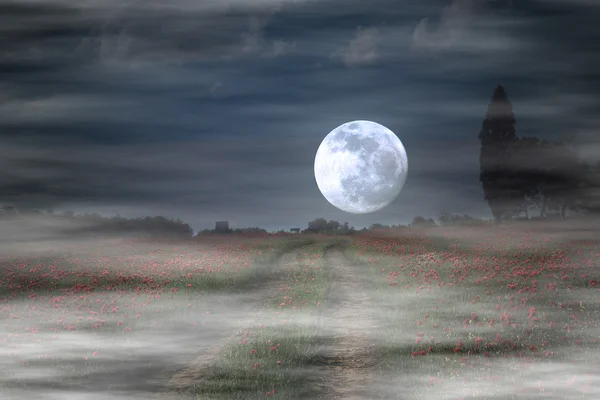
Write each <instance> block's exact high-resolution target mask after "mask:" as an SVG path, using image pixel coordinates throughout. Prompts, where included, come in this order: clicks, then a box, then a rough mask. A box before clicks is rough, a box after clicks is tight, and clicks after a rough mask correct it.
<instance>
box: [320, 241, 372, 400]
mask: <svg viewBox="0 0 600 400" xmlns="http://www.w3.org/2000/svg"><path fill="white" fill-rule="evenodd" d="M326 261H327V265H328V267H329V268H330V273H331V279H332V282H333V283H332V287H331V292H330V298H329V299H328V303H329V305H328V307H326V309H325V310H324V311H323V313H322V315H321V318H322V321H321V323H322V328H323V330H324V332H323V334H324V335H326V336H331V337H333V344H332V345H330V346H327V347H325V349H324V350H323V352H322V353H321V354H322V359H321V363H322V364H324V365H325V366H326V368H328V369H329V371H328V372H329V374H328V376H329V379H327V381H326V382H324V383H323V385H322V386H321V387H322V390H323V396H322V398H325V399H348V400H355V399H356V400H357V399H369V398H372V393H371V392H370V390H369V386H370V383H371V382H372V379H371V375H370V374H371V373H372V372H371V371H369V369H372V368H373V367H374V366H375V363H376V359H375V356H374V354H375V350H376V341H375V331H376V329H377V326H376V323H375V321H376V320H375V318H374V316H373V312H372V310H373V307H372V304H371V300H370V298H369V296H368V294H367V292H366V290H365V289H364V287H363V286H362V285H361V283H360V278H359V277H358V274H357V273H356V271H355V270H354V266H353V265H352V264H351V263H350V261H349V260H348V259H347V258H346V257H345V256H344V254H343V252H342V250H341V248H340V247H332V248H330V249H328V250H327V252H326Z"/></svg>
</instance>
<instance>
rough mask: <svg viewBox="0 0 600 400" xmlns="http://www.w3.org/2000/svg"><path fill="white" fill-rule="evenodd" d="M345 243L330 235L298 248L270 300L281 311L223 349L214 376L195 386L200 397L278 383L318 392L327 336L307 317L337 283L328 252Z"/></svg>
mask: <svg viewBox="0 0 600 400" xmlns="http://www.w3.org/2000/svg"><path fill="white" fill-rule="evenodd" d="M339 243H340V242H339V241H327V242H322V243H316V244H314V245H309V246H306V247H302V248H300V249H297V250H294V252H295V254H294V256H295V258H296V261H297V266H296V268H295V269H293V270H292V271H290V274H289V275H288V276H287V279H286V280H285V282H286V283H285V284H284V285H283V286H282V287H281V288H279V287H274V288H273V297H272V299H271V301H269V302H268V306H270V307H271V308H272V309H273V310H280V311H277V314H274V313H273V311H271V312H268V309H267V310H266V311H267V312H266V314H265V318H266V320H268V317H267V315H276V316H277V317H272V318H271V322H270V323H269V322H265V324H264V325H263V326H262V327H261V328H252V329H247V330H245V331H244V332H242V333H241V335H240V340H239V341H238V342H236V343H232V344H230V345H228V346H227V347H226V348H225V349H224V350H223V351H222V352H221V353H220V354H219V358H218V361H217V362H216V363H215V364H214V365H212V366H211V367H210V373H209V374H208V376H205V377H202V378H199V382H198V383H197V385H196V386H195V387H193V388H192V389H191V391H192V392H193V393H195V394H196V395H197V397H198V399H255V398H264V397H265V396H266V393H267V392H270V393H271V394H272V393H273V389H275V390H276V396H277V398H282V399H298V398H316V397H315V396H317V395H318V393H319V391H318V390H316V389H315V388H316V387H317V386H318V384H320V383H321V381H320V379H318V375H315V371H314V369H315V368H316V365H317V364H319V356H318V355H319V353H320V350H321V348H322V347H323V346H324V345H325V342H324V341H323V340H322V339H321V338H320V337H319V334H320V331H319V326H318V324H317V323H316V322H314V321H312V322H308V323H307V322H306V317H310V315H311V314H312V313H314V312H315V311H317V310H318V309H319V308H320V307H323V305H322V304H320V305H318V306H317V304H318V303H319V302H323V301H324V299H325V297H326V295H327V291H328V287H329V286H330V284H331V282H330V281H329V273H328V271H327V266H326V264H325V262H324V252H325V251H326V249H327V248H329V247H331V246H335V245H339ZM313 278H314V279H313ZM281 289H284V290H281ZM290 300H291V303H290ZM294 307H296V309H295V310H294ZM284 320H285V321H286V324H283V322H282V321H284ZM295 321H302V322H301V323H296V322H295ZM244 340H245V342H242V341H244ZM274 347H275V348H274ZM278 361H279V363H278ZM255 363H257V364H258V365H256V366H255Z"/></svg>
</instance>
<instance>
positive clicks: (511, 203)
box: [479, 85, 524, 221]
mask: <svg viewBox="0 0 600 400" xmlns="http://www.w3.org/2000/svg"><path fill="white" fill-rule="evenodd" d="M515 124H516V120H515V116H514V114H513V110H512V104H511V103H510V101H509V100H508V96H507V94H506V90H505V89H504V87H502V85H498V86H497V87H496V89H495V90H494V93H493V95H492V101H491V103H490V104H489V106H488V109H487V113H486V115H485V118H484V120H483V124H482V127H481V131H480V132H479V140H480V142H481V152H480V155H479V165H480V174H479V180H480V181H481V183H482V188H483V195H484V198H485V200H486V201H487V203H488V204H489V206H490V209H491V211H492V214H493V216H494V218H495V219H496V221H498V220H500V219H503V218H507V217H509V216H511V215H514V214H517V213H518V211H517V210H520V207H522V204H523V200H524V197H523V194H522V193H520V192H521V191H520V190H519V189H518V187H516V186H515V184H514V173H515V171H513V168H512V166H511V165H510V160H511V154H510V153H511V147H514V145H515V143H516V142H517V135H516V132H515Z"/></svg>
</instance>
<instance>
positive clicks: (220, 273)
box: [0, 227, 600, 399]
mask: <svg viewBox="0 0 600 400" xmlns="http://www.w3.org/2000/svg"><path fill="white" fill-rule="evenodd" d="M598 240H599V239H598V237H597V236H596V233H594V232H590V231H587V230H586V231H583V230H581V231H580V232H579V233H578V234H576V233H575V232H574V231H571V230H570V231H566V230H564V229H562V230H561V229H556V230H550V229H547V230H545V229H541V230H540V229H538V230H536V231H527V230H523V229H511V228H510V227H485V228H461V229H446V228H435V229H431V230H427V231H421V230H414V229H413V230H411V229H406V230H403V231H386V232H384V233H381V234H378V233H373V232H371V233H368V234H364V235H359V234H356V235H352V236H347V237H333V236H325V235H296V236H290V237H276V236H261V237H250V238H246V237H242V238H240V237H223V238H209V239H200V238H194V239H193V240H187V241H181V242H174V241H149V240H124V239H122V240H95V241H78V242H73V243H70V242H61V243H57V244H53V245H46V246H41V245H39V246H37V247H33V246H31V247H26V248H23V249H22V250H23V251H18V252H17V251H15V250H14V249H10V248H8V249H2V258H1V259H0V268H1V270H0V271H1V275H0V369H1V370H2V371H3V372H2V374H0V398H2V399H5V398H6V399H12V398H15V399H16V398H20V399H21V398H32V399H34V398H40V399H41V398H44V399H46V398H48V399H65V398H81V399H106V398H112V399H133V398H135V399H138V398H139V399H142V398H157V399H161V398H162V399H179V398H191V399H258V398H265V397H276V398H283V399H303V398H311V399H312V398H314V399H335V398H340V399H342V398H348V399H351V398H365V399H550V398H557V399H597V398H600V362H599V361H598V360H599V359H600V358H599V356H600V352H599V351H598V350H599V346H600V329H599V328H600V327H599V323H598V317H599V314H598V310H599V309H600V270H599V267H600V245H599V241H598Z"/></svg>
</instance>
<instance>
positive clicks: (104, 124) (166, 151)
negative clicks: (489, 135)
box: [0, 0, 600, 230]
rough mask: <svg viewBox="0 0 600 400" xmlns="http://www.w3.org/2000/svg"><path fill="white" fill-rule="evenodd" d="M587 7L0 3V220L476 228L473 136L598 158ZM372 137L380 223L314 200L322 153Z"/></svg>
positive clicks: (225, 0) (593, 27)
mask: <svg viewBox="0 0 600 400" xmlns="http://www.w3.org/2000/svg"><path fill="white" fill-rule="evenodd" d="M599 21H600V2H599V1H598V0H537V1H535V0H514V1H502V0H498V1H491V0H485V1H482V0H479V1H476V0H454V1H451V0H446V1H441V0H440V1H418V2H417V1H410V2H409V1H401V0H370V1H365V0H344V1H342V0H337V1H333V0H194V1H192V0H181V1H175V0H173V1H166V0H143V1H127V0H81V1H74V0H58V1H53V2H51V1H26V0H20V1H6V0H0V152H1V156H0V162H1V163H2V165H1V168H0V202H1V203H3V204H11V205H16V206H21V207H30V208H38V209H43V210H45V209H48V208H52V209H54V210H56V211H62V210H71V211H74V212H77V213H82V212H97V213H99V214H101V215H105V216H114V215H116V214H117V213H120V215H121V216H124V217H138V216H146V215H163V216H166V217H170V218H181V219H182V220H183V221H184V222H187V223H189V224H190V225H191V226H192V227H193V228H194V229H195V230H199V229H204V228H212V227H214V222H215V221H216V220H229V221H230V225H231V226H232V227H238V228H241V227H250V226H260V227H263V228H266V229H269V230H274V229H280V228H284V229H289V228H291V227H301V228H304V227H306V226H307V222H308V221H310V220H312V219H314V218H316V217H321V216H322V217H325V218H327V219H335V220H339V221H341V222H343V221H348V222H349V223H350V224H351V225H354V226H355V227H357V228H360V227H362V226H365V225H367V226H368V225H370V224H372V223H385V224H398V223H401V224H406V223H409V222H410V221H411V220H412V218H413V217H414V216H416V215H423V216H425V217H434V218H435V217H437V216H439V214H440V213H441V212H443V211H447V212H452V213H461V214H462V213H468V214H470V215H473V216H482V217H489V216H491V214H490V211H489V208H488V207H487V204H486V203H485V202H484V200H483V192H482V190H481V184H480V182H479V164H478V159H479V142H478V139H477V135H478V133H479V129H480V128H481V123H482V120H483V118H484V115H485V112H486V109H487V106H488V104H489V102H490V100H491V96H492V93H493V91H494V89H495V87H496V86H497V85H498V84H502V85H503V86H504V87H505V88H506V90H507V92H508V96H509V100H510V101H511V102H512V104H513V108H514V113H515V116H516V119H517V126H516V128H517V135H518V136H537V137H539V138H543V139H558V138H560V137H563V136H566V135H570V134H574V133H575V134H577V135H578V137H577V144H578V146H579V147H580V149H581V154H582V156H583V157H584V158H586V159H590V160H597V159H600V146H599V144H600V141H599V139H598V128H599V127H600V114H598V111H599V110H600V99H599V98H598V96H597V94H598V93H599V89H600V78H599V75H600V74H599V72H598V71H600V51H598V50H599V49H598V48H599V47H600V44H599V43H600V24H599ZM356 119H366V120H373V121H376V122H379V123H381V124H383V125H385V126H387V127H388V128H390V129H391V130H392V131H394V132H395V133H396V135H397V136H398V137H399V138H400V139H401V140H402V142H403V144H404V146H405V148H406V151H407V154H408V159H409V175H408V179H407V182H406V185H405V186H404V189H403V191H402V192H401V193H400V195H399V196H398V197H397V198H396V200H395V201H394V202H393V203H392V204H391V205H390V206H388V207H387V208H384V209H383V210H381V211H378V212H376V213H373V214H366V215H353V214H347V213H344V212H342V211H340V210H337V209H336V208H334V207H333V206H332V205H330V204H329V203H328V202H327V201H326V200H325V198H324V197H323V196H322V195H321V194H320V192H319V190H318V188H317V186H316V183H315V178H314V172H313V163H314V157H315V153H316V150H317V148H318V146H319V144H320V142H321V141H322V140H323V138H324V137H325V136H326V135H327V134H328V133H329V132H330V131H331V130H332V129H334V128H335V127H337V126H338V125H340V124H342V123H344V122H347V121H351V120H356Z"/></svg>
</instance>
